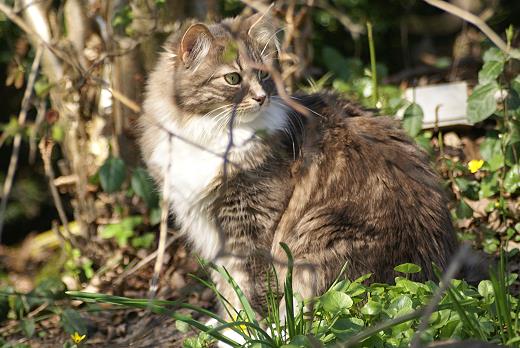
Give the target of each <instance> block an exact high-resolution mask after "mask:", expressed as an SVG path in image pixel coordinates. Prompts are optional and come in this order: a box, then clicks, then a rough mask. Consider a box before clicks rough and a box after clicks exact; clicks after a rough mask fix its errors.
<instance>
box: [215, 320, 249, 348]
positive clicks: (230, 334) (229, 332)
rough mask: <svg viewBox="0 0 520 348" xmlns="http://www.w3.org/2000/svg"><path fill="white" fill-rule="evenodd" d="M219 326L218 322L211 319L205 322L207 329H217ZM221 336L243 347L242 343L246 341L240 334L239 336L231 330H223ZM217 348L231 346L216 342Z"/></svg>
mask: <svg viewBox="0 0 520 348" xmlns="http://www.w3.org/2000/svg"><path fill="white" fill-rule="evenodd" d="M219 324H220V322H219V321H218V320H217V319H215V318H211V319H209V320H208V321H207V322H206V326H209V327H217V326H218V325H219ZM222 334H223V335H224V336H226V337H227V338H229V339H230V340H233V341H235V342H236V343H238V344H240V345H243V344H244V343H246V340H245V339H244V337H243V336H242V335H241V334H239V333H238V332H236V331H233V330H232V329H225V330H223V331H222ZM217 347H219V348H229V347H231V346H230V345H229V344H227V343H224V342H221V341H218V343H217Z"/></svg>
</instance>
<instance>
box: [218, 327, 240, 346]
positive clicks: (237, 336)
mask: <svg viewBox="0 0 520 348" xmlns="http://www.w3.org/2000/svg"><path fill="white" fill-rule="evenodd" d="M222 334H223V335H224V336H226V337H227V338H229V339H230V340H233V341H235V342H236V343H238V344H240V345H243V344H244V343H246V340H245V339H244V337H243V336H242V335H241V334H239V333H238V332H236V331H233V330H232V329H225V330H224V331H222ZM217 346H218V347H219V348H230V347H231V346H230V345H229V344H227V343H224V342H222V341H219V342H218V344H217Z"/></svg>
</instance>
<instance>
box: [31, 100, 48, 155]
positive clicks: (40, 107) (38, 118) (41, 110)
mask: <svg viewBox="0 0 520 348" xmlns="http://www.w3.org/2000/svg"><path fill="white" fill-rule="evenodd" d="M45 112H46V102H45V100H40V104H39V105H38V110H37V113H36V120H35V121H34V126H33V129H32V130H31V133H30V135H29V164H31V165H32V164H34V160H35V158H36V136H37V135H38V132H39V130H40V127H41V125H42V122H43V119H44V118H45Z"/></svg>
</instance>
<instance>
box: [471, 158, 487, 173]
mask: <svg viewBox="0 0 520 348" xmlns="http://www.w3.org/2000/svg"><path fill="white" fill-rule="evenodd" d="M482 165H484V161H483V160H471V161H469V163H468V169H469V171H470V172H472V173H476V172H478V170H479V169H480V168H482Z"/></svg>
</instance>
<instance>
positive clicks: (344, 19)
mask: <svg viewBox="0 0 520 348" xmlns="http://www.w3.org/2000/svg"><path fill="white" fill-rule="evenodd" d="M314 6H316V7H319V8H321V9H323V10H325V11H327V13H328V14H330V15H332V16H333V17H336V19H337V20H338V21H339V22H340V23H341V24H342V25H343V26H344V27H345V29H347V30H348V31H349V32H350V35H351V36H352V38H353V39H354V40H357V39H358V38H359V36H360V35H361V34H364V33H365V31H364V28H363V26H362V25H360V24H357V23H354V21H352V19H350V17H349V16H347V15H346V14H344V13H342V12H341V11H338V10H337V9H336V8H335V7H333V6H331V5H329V3H328V2H327V1H323V0H322V1H317V2H316V3H315V4H314Z"/></svg>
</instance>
